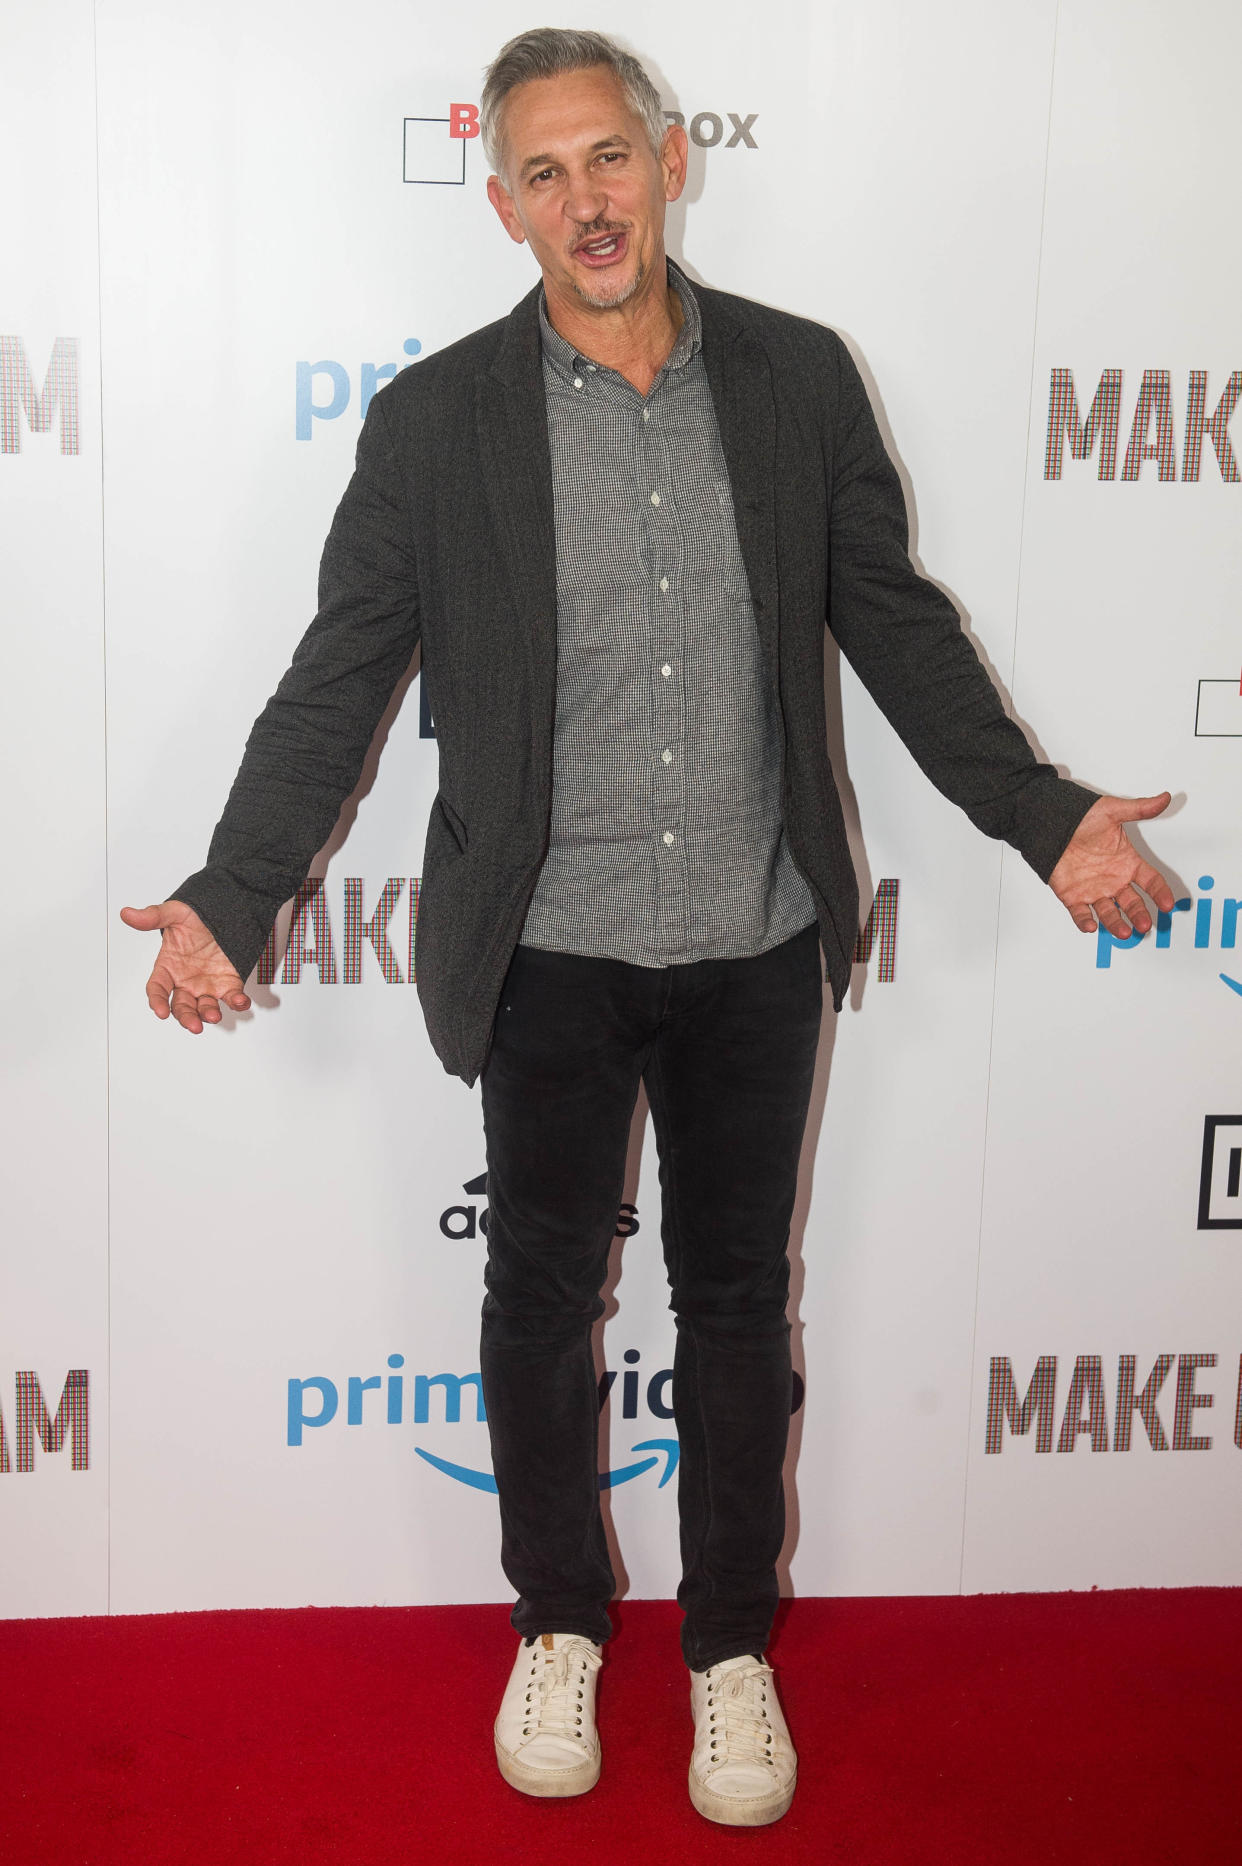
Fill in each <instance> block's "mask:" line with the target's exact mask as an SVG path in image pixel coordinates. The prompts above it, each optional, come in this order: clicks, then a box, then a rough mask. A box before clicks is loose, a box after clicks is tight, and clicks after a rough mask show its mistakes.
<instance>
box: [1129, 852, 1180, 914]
mask: <svg viewBox="0 0 1242 1866" xmlns="http://www.w3.org/2000/svg"><path fill="white" fill-rule="evenodd" d="M1134 884H1135V886H1136V887H1139V888H1142V890H1143V892H1144V894H1149V895H1150V896H1151V898H1152V900H1153V901H1155V903H1156V906H1157V907H1158V908H1159V909H1160V911H1161V913H1164V914H1171V913H1172V912H1173V890H1172V888H1171V887H1170V886H1169V884H1168V882H1167V881H1166V880H1165V878H1164V876H1163V875H1162V874H1161V873H1160V871H1159V869H1156V868H1152V867H1151V866H1150V865H1149V864H1148V863H1147V862H1140V863H1139V865H1138V867H1137V868H1136V869H1135V871H1134Z"/></svg>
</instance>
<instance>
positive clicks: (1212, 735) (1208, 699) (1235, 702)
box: [1195, 680, 1242, 739]
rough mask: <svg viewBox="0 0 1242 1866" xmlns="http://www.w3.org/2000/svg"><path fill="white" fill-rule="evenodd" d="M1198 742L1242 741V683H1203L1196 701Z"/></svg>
mask: <svg viewBox="0 0 1242 1866" xmlns="http://www.w3.org/2000/svg"><path fill="white" fill-rule="evenodd" d="M1195 737H1196V738H1197V739H1242V683H1240V682H1238V681H1236V680H1201V681H1200V682H1199V692H1198V696H1197V698H1196V700H1195Z"/></svg>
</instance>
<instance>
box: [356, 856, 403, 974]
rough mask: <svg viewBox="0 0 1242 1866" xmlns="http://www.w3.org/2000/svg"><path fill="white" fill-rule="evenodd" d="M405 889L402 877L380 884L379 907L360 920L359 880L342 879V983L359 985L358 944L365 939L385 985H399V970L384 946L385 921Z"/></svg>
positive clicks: (395, 958)
mask: <svg viewBox="0 0 1242 1866" xmlns="http://www.w3.org/2000/svg"><path fill="white" fill-rule="evenodd" d="M404 886H405V876H404V875H392V876H390V878H389V879H388V880H387V881H386V882H385V883H384V892H383V893H382V894H381V895H380V898H379V905H378V907H377V908H376V909H375V912H374V913H373V914H372V915H371V918H370V919H369V920H364V919H363V917H362V912H363V908H362V877H361V876H360V875H348V876H346V879H345V967H344V970H345V983H346V984H347V985H360V984H361V983H362V942H363V939H364V938H365V939H369V940H370V942H371V945H372V947H373V948H374V951H375V956H376V958H377V959H378V960H379V962H380V968H381V970H382V971H383V974H384V978H385V980H386V982H387V983H388V984H390V985H399V984H400V983H401V968H400V966H399V965H398V964H397V955H396V953H395V952H394V951H393V949H392V947H391V946H390V945H389V944H388V922H389V920H390V919H391V918H392V910H393V908H394V907H395V906H396V904H397V901H398V898H399V896H400V894H401V890H402V888H403V887H404Z"/></svg>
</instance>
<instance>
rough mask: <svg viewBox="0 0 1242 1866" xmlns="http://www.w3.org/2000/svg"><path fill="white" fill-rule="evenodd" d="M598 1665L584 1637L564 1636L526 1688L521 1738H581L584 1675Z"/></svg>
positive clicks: (592, 1650)
mask: <svg viewBox="0 0 1242 1866" xmlns="http://www.w3.org/2000/svg"><path fill="white" fill-rule="evenodd" d="M602 1664H603V1660H602V1658H601V1657H600V1655H599V1653H598V1652H596V1650H595V1648H594V1646H593V1645H592V1644H591V1642H590V1641H589V1640H587V1639H577V1638H573V1639H567V1640H566V1641H565V1644H564V1645H563V1646H560V1647H558V1649H557V1650H556V1651H555V1652H553V1653H550V1654H547V1655H546V1656H545V1658H544V1663H543V1665H542V1667H541V1668H540V1670H539V1671H538V1672H537V1673H536V1675H535V1676H534V1677H533V1678H532V1679H531V1682H530V1684H529V1685H528V1687H527V1690H526V1712H525V1715H524V1716H523V1719H522V1735H523V1737H532V1736H564V1737H569V1738H570V1739H571V1740H577V1741H579V1742H580V1741H582V1740H583V1738H582V1711H583V1705H584V1702H585V1685H586V1680H587V1675H588V1673H590V1672H597V1671H598V1670H599V1668H600V1666H601V1665H602ZM536 1700H537V1701H536Z"/></svg>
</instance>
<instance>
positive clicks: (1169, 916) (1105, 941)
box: [1095, 875, 1242, 995]
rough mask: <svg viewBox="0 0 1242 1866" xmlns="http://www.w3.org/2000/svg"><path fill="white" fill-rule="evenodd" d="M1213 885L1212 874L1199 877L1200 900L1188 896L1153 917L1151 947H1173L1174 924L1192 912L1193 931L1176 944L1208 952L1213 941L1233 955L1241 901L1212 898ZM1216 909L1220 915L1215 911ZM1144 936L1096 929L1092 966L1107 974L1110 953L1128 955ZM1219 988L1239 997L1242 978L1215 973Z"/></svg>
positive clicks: (1241, 990) (1214, 881) (1142, 941)
mask: <svg viewBox="0 0 1242 1866" xmlns="http://www.w3.org/2000/svg"><path fill="white" fill-rule="evenodd" d="M1215 886H1216V877H1215V876H1214V875H1200V876H1199V888H1200V890H1201V892H1200V895H1199V899H1198V900H1197V901H1195V900H1194V899H1193V898H1192V897H1191V896H1190V895H1189V894H1186V895H1183V896H1182V898H1181V900H1178V901H1174V903H1173V910H1172V912H1171V913H1163V912H1158V913H1157V915H1156V931H1155V937H1154V938H1153V939H1152V940H1151V945H1152V946H1153V948H1154V949H1155V951H1156V952H1167V951H1169V949H1170V948H1171V947H1172V945H1173V921H1174V919H1175V917H1176V916H1177V915H1179V914H1189V913H1191V911H1192V909H1193V916H1194V918H1193V930H1192V931H1191V932H1188V933H1187V934H1184V935H1179V939H1178V944H1179V946H1181V947H1183V948H1184V947H1185V945H1186V941H1187V939H1190V940H1191V942H1192V950H1193V951H1195V952H1208V951H1210V949H1211V947H1212V943H1213V940H1215V943H1216V945H1217V947H1218V948H1219V949H1220V950H1222V951H1225V952H1232V951H1233V950H1234V948H1235V947H1236V945H1237V943H1238V914H1239V912H1242V900H1237V899H1233V900H1230V899H1223V898H1222V899H1220V900H1217V899H1215V898H1214V896H1213V893H1212V890H1213V889H1214V888H1215ZM1218 908H1219V910H1220V911H1219V913H1218V912H1217V909H1218ZM1148 938H1149V936H1148V935H1147V934H1146V933H1133V932H1132V933H1131V934H1130V935H1129V937H1128V938H1127V939H1116V938H1115V937H1114V936H1113V934H1111V933H1110V932H1109V931H1108V930H1107V928H1105V927H1102V926H1101V927H1097V928H1096V936H1095V964H1096V969H1097V971H1101V972H1107V971H1110V970H1111V968H1112V963H1113V954H1114V953H1118V952H1124V953H1131V952H1134V951H1136V950H1137V948H1138V947H1140V946H1142V945H1143V944H1144V943H1145V942H1147V940H1148ZM1217 977H1218V979H1219V980H1220V982H1221V984H1222V985H1227V986H1228V987H1229V989H1230V991H1234V992H1237V993H1238V994H1239V995H1242V979H1239V978H1233V977H1231V976H1230V974H1229V973H1228V972H1218V973H1217Z"/></svg>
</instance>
